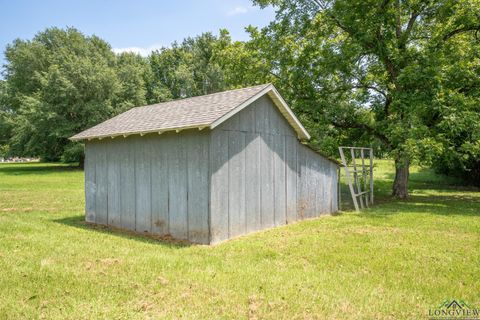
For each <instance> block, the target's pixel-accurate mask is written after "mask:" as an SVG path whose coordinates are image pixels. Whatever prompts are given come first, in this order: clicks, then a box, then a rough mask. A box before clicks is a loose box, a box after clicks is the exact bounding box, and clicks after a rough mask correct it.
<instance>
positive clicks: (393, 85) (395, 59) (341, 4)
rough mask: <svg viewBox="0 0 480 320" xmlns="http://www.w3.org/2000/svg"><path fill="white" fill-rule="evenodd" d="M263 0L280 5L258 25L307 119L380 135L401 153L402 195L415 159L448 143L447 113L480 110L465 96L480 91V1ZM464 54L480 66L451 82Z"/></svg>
mask: <svg viewBox="0 0 480 320" xmlns="http://www.w3.org/2000/svg"><path fill="white" fill-rule="evenodd" d="M254 2H256V3H257V4H260V5H261V6H266V5H274V6H275V7H276V19H275V21H274V22H272V23H271V24H270V25H269V26H268V27H266V28H264V29H263V30H261V31H258V30H257V29H255V28H250V32H251V34H252V38H253V40H252V42H253V43H254V44H255V47H256V48H257V50H258V51H260V52H261V53H262V55H263V56H264V57H265V59H266V61H267V62H266V63H268V64H269V67H268V68H269V70H270V71H269V73H270V75H271V76H272V78H273V79H274V81H275V82H276V83H278V85H279V86H280V87H281V88H282V89H283V92H285V93H286V95H288V96H289V98H290V99H289V100H290V101H292V104H293V105H294V106H295V107H296V109H297V112H299V113H301V116H303V117H304V118H305V119H306V120H307V124H308V122H313V123H312V124H311V125H312V126H314V125H316V126H317V128H319V129H322V130H324V131H325V132H329V133H332V134H334V133H336V134H337V136H341V135H345V134H347V135H350V136H352V135H353V136H354V137H355V136H356V137H361V138H364V139H367V140H370V141H378V142H379V143H381V145H382V147H383V148H384V149H386V150H388V151H389V152H390V154H391V155H392V156H393V157H394V158H395V165H396V175H395V180H394V184H393V195H394V196H397V197H399V198H406V197H407V196H408V177H409V165H410V164H411V162H412V161H414V160H420V161H428V160H432V159H433V158H434V157H435V156H436V155H438V154H440V153H442V152H443V151H444V148H445V143H444V142H445V141H443V140H442V139H440V133H441V131H442V130H441V128H442V126H443V129H444V130H446V129H445V127H446V126H447V125H451V126H455V125H457V124H458V121H457V120H458V118H456V119H455V118H453V117H450V118H449V119H450V122H448V121H446V118H448V116H449V115H452V113H453V114H454V115H455V116H456V117H462V114H461V112H464V114H463V116H465V115H468V114H469V115H470V116H472V114H475V111H476V112H478V103H476V104H475V103H472V99H471V98H467V97H466V96H467V95H470V96H472V92H477V93H478V77H479V65H480V64H479V59H478V58H479V55H478V51H479V50H478V48H479V47H478V39H477V37H478V35H479V30H480V20H479V17H480V3H479V1H477V0H441V1H429V0H255V1H254ZM473 46H475V48H476V49H475V50H470V49H469V54H468V55H467V54H463V55H462V54H452V52H463V51H465V50H467V49H466V48H472V47H473ZM458 59H461V60H460V61H459V60H458ZM465 59H473V60H470V62H471V64H470V65H469V67H470V68H473V69H471V70H470V72H468V73H467V74H463V75H461V76H460V75H459V76H458V77H457V78H455V81H457V82H455V81H454V82H453V83H452V80H451V78H450V77H449V75H448V72H447V69H448V70H450V71H452V70H451V66H452V65H453V66H454V65H456V64H459V63H463V64H465V63H466V61H465ZM464 69H465V65H464ZM450 73H451V72H450ZM452 90H453V91H454V93H455V96H456V99H455V97H454V96H453V94H452ZM445 100H448V102H446V101H445ZM452 104H458V105H457V106H455V108H456V111H455V112H452V108H451V106H452ZM477 117H478V116H477ZM477 123H478V122H477ZM470 125H471V124H470ZM464 128H465V126H464ZM477 128H478V126H477ZM442 137H443V138H445V139H447V140H448V138H447V137H446V136H445V134H443V136H442ZM471 139H472V140H473V144H474V145H476V146H477V149H478V141H477V142H476V143H475V141H474V139H475V138H474V137H473V138H471ZM327 140H328V139H327ZM337 141H338V140H337ZM473 149H475V148H474V147H471V148H470V150H473ZM475 150H476V149H475Z"/></svg>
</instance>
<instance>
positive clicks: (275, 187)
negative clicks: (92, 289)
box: [85, 96, 338, 243]
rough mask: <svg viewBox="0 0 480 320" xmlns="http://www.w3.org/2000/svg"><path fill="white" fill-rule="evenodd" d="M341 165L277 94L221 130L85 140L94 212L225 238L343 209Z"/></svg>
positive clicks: (137, 224)
mask: <svg viewBox="0 0 480 320" xmlns="http://www.w3.org/2000/svg"><path fill="white" fill-rule="evenodd" d="M337 190H338V189H337V166H336V165H335V164H334V163H332V162H331V161H329V160H327V159H325V158H324V157H322V156H320V155H319V154H317V153H315V152H314V151H312V150H311V149H309V148H308V147H306V146H304V145H302V144H301V143H300V142H299V141H298V140H297V137H296V133H295V131H294V130H293V129H292V128H291V126H290V125H289V124H288V123H287V121H286V120H285V118H284V117H283V116H282V115H281V114H280V112H279V111H278V109H277V108H276V106H275V105H274V104H273V102H272V101H271V100H270V98H269V97H268V96H264V97H262V98H260V99H258V100H257V101H255V102H254V103H252V105H250V106H248V107H246V108H245V109H244V110H242V111H240V112H239V113H237V114H236V115H235V116H233V117H232V118H230V119H229V120H227V121H226V122H224V123H223V124H221V125H220V126H218V127H217V128H215V129H214V130H208V129H205V130H202V131H199V130H197V129H194V130H185V131H182V132H180V133H175V132H171V133H164V134H162V135H158V134H148V135H145V136H139V135H137V136H131V137H127V138H123V137H121V138H115V139H103V140H94V141H87V142H86V162H85V197H86V220H87V221H89V222H93V223H99V224H106V225H112V226H115V227H119V228H125V229H129V230H135V231H138V232H148V233H153V234H159V235H171V236H172V237H174V238H177V239H188V240H190V241H192V242H197V243H216V242H219V241H222V240H226V239H229V238H232V237H235V236H239V235H242V234H245V233H249V232H253V231H257V230H261V229H265V228H269V227H273V226H279V225H284V224H286V223H290V222H293V221H297V220H299V219H303V218H312V217H317V216H319V215H320V214H323V213H330V212H334V211H337V209H338V208H337Z"/></svg>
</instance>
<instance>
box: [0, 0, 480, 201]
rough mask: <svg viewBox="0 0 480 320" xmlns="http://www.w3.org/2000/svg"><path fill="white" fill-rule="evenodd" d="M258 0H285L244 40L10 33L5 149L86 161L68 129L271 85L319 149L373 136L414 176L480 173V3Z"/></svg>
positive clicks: (476, 179) (0, 149) (2, 124)
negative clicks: (418, 168) (150, 46)
mask: <svg viewBox="0 0 480 320" xmlns="http://www.w3.org/2000/svg"><path fill="white" fill-rule="evenodd" d="M256 2H258V4H259V5H269V4H270V2H275V3H277V16H276V19H275V21H272V23H271V24H270V25H269V26H267V27H266V28H264V29H262V30H259V29H257V28H254V27H248V28H247V31H248V32H249V33H250V40H249V41H245V42H239V41H232V39H231V38H230V36H229V33H228V31H227V30H220V31H219V33H218V34H212V33H203V34H201V35H198V36H196V37H192V38H187V39H184V40H183V41H182V42H178V43H172V44H171V45H170V46H169V47H166V48H163V49H161V50H157V51H154V52H152V53H151V54H150V55H149V56H148V57H142V56H140V55H137V54H134V53H128V52H126V53H120V54H116V53H114V52H113V50H112V47H111V46H110V45H109V44H108V43H107V42H106V41H104V40H102V39H100V38H99V37H97V36H89V35H84V34H83V33H82V32H80V31H79V30H77V29H75V28H65V29H59V28H49V29H46V30H44V31H41V32H39V33H37V35H36V36H35V37H34V38H33V39H30V40H21V39H18V40H15V41H14V42H13V43H11V44H9V45H8V46H7V48H5V58H6V63H5V65H4V71H3V80H0V157H2V156H3V157H8V156H29V157H30V156H37V157H40V158H41V159H42V160H44V161H65V162H81V160H82V157H83V145H82V144H81V143H77V142H71V141H69V140H68V138H69V137H70V136H72V135H74V134H76V133H78V132H80V131H82V130H84V129H86V128H89V127H91V126H93V125H96V124H98V123H100V122H102V121H104V120H106V119H108V118H110V117H112V116H115V115H117V114H119V113H121V112H124V111H126V110H128V109H129V108H132V107H135V106H142V105H147V104H153V103H158V102H163V101H169V100H173V99H178V98H185V97H191V96H197V95H204V94H209V93H214V92H218V91H223V90H228V89H234V88H241V87H246V86H252V85H256V84H262V83H273V84H274V85H275V86H276V87H277V88H278V90H279V91H280V93H281V94H282V95H283V96H284V98H285V99H286V101H287V102H288V103H289V104H290V106H291V107H292V109H293V111H294V112H295V114H296V115H297V116H298V117H299V118H300V120H301V121H302V123H304V125H305V127H306V128H307V130H308V131H309V132H310V133H311V135H312V137H313V138H312V140H311V141H310V144H311V145H312V146H313V147H314V148H317V149H321V150H322V152H324V153H327V154H329V155H331V156H334V157H338V149H337V148H338V146H340V145H347V146H348V145H357V146H372V147H374V149H375V153H376V155H377V156H379V157H391V158H394V159H395V161H396V165H397V169H402V168H403V169H405V168H406V169H407V176H406V179H407V180H408V166H409V165H410V164H412V163H414V162H418V163H421V164H425V165H432V166H434V167H435V168H436V169H437V170H438V171H440V172H443V173H447V174H450V175H455V176H459V177H462V178H463V179H464V180H465V181H468V182H473V183H476V184H480V41H479V35H478V30H480V23H479V22H478V15H476V14H477V13H475V12H476V11H478V7H477V6H476V5H475V3H476V2H475V1H463V2H462V6H463V7H462V9H461V10H460V9H459V8H460V7H456V6H457V5H458V4H456V3H457V2H456V1H440V2H435V4H431V3H430V2H423V1H420V2H411V3H410V2H408V1H406V2H401V3H400V4H398V6H395V5H394V4H392V5H390V4H389V2H388V1H385V7H381V6H372V5H371V4H368V3H367V2H366V1H360V0H358V1H340V0H337V1H280V2H279V1H256ZM278 3H280V5H278ZM407 4H408V5H407ZM475 17H477V18H475ZM365 21H368V23H365ZM476 28H477V29H476ZM470 31H472V32H470ZM404 171H405V170H403V171H401V170H397V176H399V177H400V175H402V174H403V175H404V174H405V173H404ZM400 178H401V177H400ZM401 182H402V181H400V183H401ZM404 182H405V181H404ZM394 194H395V192H394ZM397 195H400V196H401V194H397Z"/></svg>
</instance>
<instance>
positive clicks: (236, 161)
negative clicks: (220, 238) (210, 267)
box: [228, 132, 246, 237]
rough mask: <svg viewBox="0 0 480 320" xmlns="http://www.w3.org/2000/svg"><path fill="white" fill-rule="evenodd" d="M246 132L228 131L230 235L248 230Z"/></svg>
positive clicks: (233, 235) (234, 235) (236, 234)
mask: <svg viewBox="0 0 480 320" xmlns="http://www.w3.org/2000/svg"><path fill="white" fill-rule="evenodd" d="M244 148H245V133H244V132H229V133H228V156H229V157H228V158H229V165H228V221H229V237H236V236H238V235H241V234H244V233H245V232H246V226H245V222H246V221H245V150H244Z"/></svg>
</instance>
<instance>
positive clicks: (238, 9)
mask: <svg viewBox="0 0 480 320" xmlns="http://www.w3.org/2000/svg"><path fill="white" fill-rule="evenodd" d="M250 9H251V7H250V8H248V7H244V6H236V7H235V8H233V9H232V10H230V11H228V12H227V16H236V15H239V14H245V13H247V12H248V11H250Z"/></svg>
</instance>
